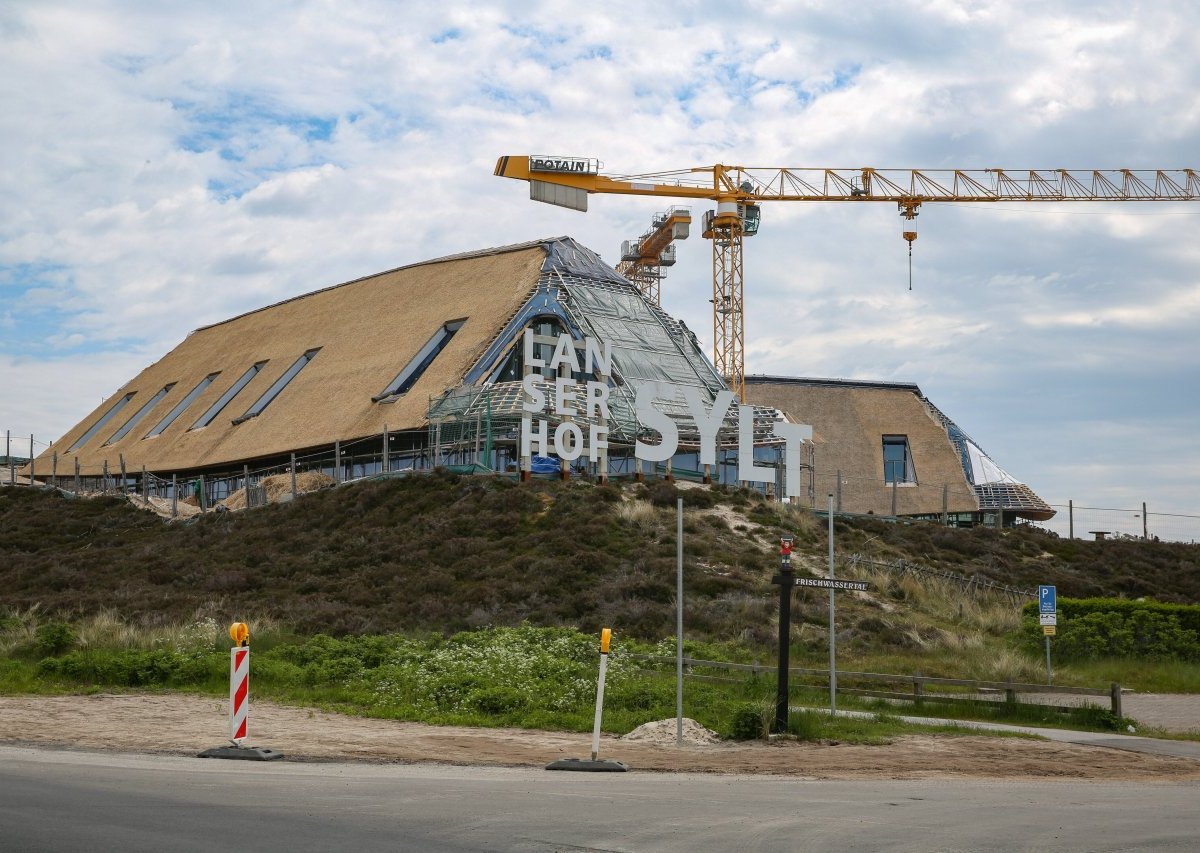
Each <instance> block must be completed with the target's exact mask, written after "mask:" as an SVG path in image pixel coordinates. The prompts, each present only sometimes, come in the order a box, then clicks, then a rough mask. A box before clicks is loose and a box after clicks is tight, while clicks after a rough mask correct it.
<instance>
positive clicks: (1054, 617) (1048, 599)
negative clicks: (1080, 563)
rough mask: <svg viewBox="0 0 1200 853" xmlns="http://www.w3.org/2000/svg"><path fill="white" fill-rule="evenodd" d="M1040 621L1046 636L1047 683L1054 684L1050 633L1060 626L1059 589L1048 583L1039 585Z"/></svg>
mask: <svg viewBox="0 0 1200 853" xmlns="http://www.w3.org/2000/svg"><path fill="white" fill-rule="evenodd" d="M1038 621H1039V622H1040V623H1041V625H1042V633H1043V634H1045V636H1046V684H1048V685H1053V684H1054V669H1053V668H1052V667H1051V665H1050V635H1051V634H1053V633H1054V632H1055V631H1056V630H1057V626H1058V590H1057V588H1055V587H1053V586H1050V585H1048V584H1042V585H1041V586H1039V587H1038Z"/></svg>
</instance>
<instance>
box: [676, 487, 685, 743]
mask: <svg viewBox="0 0 1200 853" xmlns="http://www.w3.org/2000/svg"><path fill="white" fill-rule="evenodd" d="M675 514H676V519H675V541H676V543H677V546H676V549H675V550H676V562H677V566H676V571H675V745H676V746H683V498H678V499H677V500H676V503H675Z"/></svg>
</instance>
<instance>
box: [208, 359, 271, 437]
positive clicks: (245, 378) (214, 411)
mask: <svg viewBox="0 0 1200 853" xmlns="http://www.w3.org/2000/svg"><path fill="white" fill-rule="evenodd" d="M265 364H266V362H265V361H260V362H258V363H256V364H254V365H252V366H251V368H250V369H249V370H247V371H246V372H245V373H243V374H242V375H241V378H240V379H238V381H237V382H234V383H233V386H232V387H231V388H230V389H229V390H228V391H226V392H225V393H224V394H222V395H221V399H219V400H217V402H215V403H213V404H212V405H211V406H209V407H208V411H207V412H205V413H204V414H203V415H201V416H200V420H198V421H196V422H195V423H194V424H192V426H191V428H192V429H200V428H201V427H206V426H208V425H209V424H211V423H212V422H213V419H214V418H215V417H216V416H217V415H219V414H221V410H222V409H224V408H225V407H226V406H227V405H229V401H230V400H232V399H233V398H234V397H236V396H237V395H238V392H239V391H241V390H242V389H243V388H245V387H246V384H247V383H248V382H249V381H250V380H251V379H253V378H254V377H255V376H257V375H258V372H259V371H260V370H262V369H263V365H265Z"/></svg>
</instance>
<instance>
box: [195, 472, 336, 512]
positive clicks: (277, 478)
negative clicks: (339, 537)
mask: <svg viewBox="0 0 1200 853" xmlns="http://www.w3.org/2000/svg"><path fill="white" fill-rule="evenodd" d="M258 485H259V486H261V487H263V488H264V489H265V490H266V493H267V502H268V503H275V502H277V501H278V500H279V499H280V498H281V497H284V496H287V497H291V494H292V475H291V474H272V475H271V476H270V477H264V478H263V479H262V480H261V481H259V484H258ZM332 485H333V478H332V477H330V476H328V475H326V474H322V473H320V472H319V471H304V472H302V473H299V474H297V475H296V494H298V495H303V494H305V493H307V492H315V491H317V489H323V488H325V487H326V486H332ZM218 506H223V507H225V508H226V509H233V510H236V509H245V508H246V490H245V489H238V490H237V491H236V492H233V493H232V494H231V495H230V496H229V497H227V498H225V500H223V501H221V502H220V503H219V504H218Z"/></svg>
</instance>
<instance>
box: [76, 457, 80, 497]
mask: <svg viewBox="0 0 1200 853" xmlns="http://www.w3.org/2000/svg"><path fill="white" fill-rule="evenodd" d="M75 494H79V457H78V456H76V457H75Z"/></svg>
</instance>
